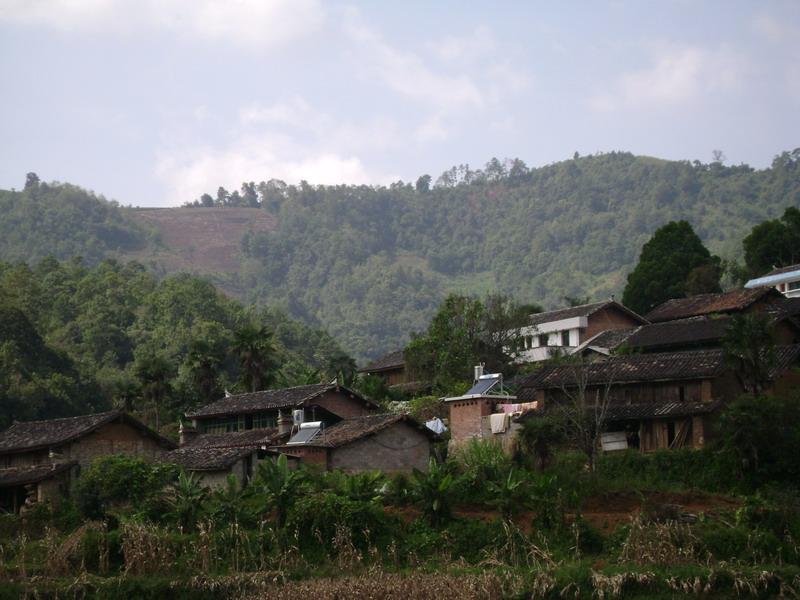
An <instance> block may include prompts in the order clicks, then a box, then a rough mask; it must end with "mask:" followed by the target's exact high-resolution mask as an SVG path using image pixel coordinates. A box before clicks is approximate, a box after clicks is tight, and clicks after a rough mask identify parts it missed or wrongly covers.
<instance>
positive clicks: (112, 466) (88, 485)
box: [75, 455, 179, 519]
mask: <svg viewBox="0 0 800 600" xmlns="http://www.w3.org/2000/svg"><path fill="white" fill-rule="evenodd" d="M178 472H179V471H178V468H177V467H175V466H174V465H164V464H150V463H147V462H145V461H144V460H142V459H140V458H133V457H130V456H124V455H115V456H104V457H102V458H98V459H96V460H95V461H94V462H93V463H92V464H91V466H90V467H89V468H88V469H86V470H85V471H84V473H83V474H82V475H81V477H80V479H79V480H78V483H77V485H76V488H75V500H76V503H77V505H78V509H79V510H80V511H81V513H82V514H83V515H84V516H86V517H88V518H95V519H97V518H102V517H104V516H106V512H107V511H108V510H109V509H111V508H112V507H115V506H122V505H127V504H139V503H141V502H142V501H144V500H146V499H147V498H149V497H151V496H153V495H155V494H157V493H159V492H160V491H161V490H162V489H163V488H164V486H165V485H167V483H169V482H170V481H174V480H175V479H176V478H177V475H178Z"/></svg>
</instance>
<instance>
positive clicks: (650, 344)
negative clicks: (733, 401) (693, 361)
mask: <svg viewBox="0 0 800 600" xmlns="http://www.w3.org/2000/svg"><path fill="white" fill-rule="evenodd" d="M773 322H774V324H775V342H776V343H777V344H779V345H785V344H793V343H796V342H800V325H798V323H797V321H796V320H795V319H794V318H791V317H785V316H783V315H777V316H776V317H775V318H774V319H773ZM730 325H731V317H730V316H728V315H722V316H715V315H711V316H699V317H689V318H686V319H678V320H675V321H663V322H659V323H650V324H648V325H640V326H639V327H635V328H633V329H617V330H613V331H604V332H602V333H598V334H597V335H596V336H594V337H593V338H590V339H588V340H586V341H585V342H584V343H583V344H581V345H580V346H579V347H578V348H577V349H576V353H581V354H583V355H584V356H588V355H589V353H592V352H593V353H597V354H600V355H604V356H609V355H610V354H612V353H613V352H619V351H621V350H623V349H626V350H628V351H635V352H678V351H682V350H700V349H703V348H719V347H721V345H722V340H723V338H724V337H725V334H726V333H727V331H728V328H729V327H730Z"/></svg>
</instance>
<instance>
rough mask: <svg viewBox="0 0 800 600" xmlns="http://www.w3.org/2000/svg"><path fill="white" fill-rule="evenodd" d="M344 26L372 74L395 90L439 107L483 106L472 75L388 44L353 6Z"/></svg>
mask: <svg viewBox="0 0 800 600" xmlns="http://www.w3.org/2000/svg"><path fill="white" fill-rule="evenodd" d="M344 29H345V33H346V34H347V36H348V37H349V38H350V40H351V41H352V42H353V43H355V44H356V46H357V47H358V48H359V49H360V51H361V54H360V58H361V59H363V60H362V65H364V67H365V68H366V69H367V70H368V71H369V74H370V75H372V76H375V77H377V78H378V79H379V80H380V81H382V82H383V83H384V84H385V85H387V86H388V87H389V88H391V89H392V90H394V91H395V92H398V93H400V94H402V95H404V96H406V97H407V98H410V99H412V100H416V101H419V102H422V103H424V104H427V105H431V106H434V107H436V108H439V109H445V108H446V109H449V110H460V109H475V108H482V107H483V105H484V103H485V98H484V95H483V93H482V92H481V90H480V87H479V86H478V84H477V83H476V82H475V81H473V80H472V79H471V78H470V77H468V76H466V75H461V74H447V73H445V72H443V71H435V70H434V69H433V68H431V66H430V65H429V64H428V63H426V62H425V61H424V60H423V59H422V58H421V57H420V56H418V55H416V54H414V53H413V52H406V51H403V50H399V49H397V48H395V47H394V46H392V45H390V44H388V43H387V42H386V41H385V40H384V39H383V37H382V36H381V35H380V34H379V33H378V32H377V31H375V30H373V29H372V28H371V27H369V26H368V25H367V24H366V23H365V22H364V21H363V20H362V19H361V17H360V16H359V14H358V12H357V11H355V10H354V9H351V10H348V11H347V12H346V18H345V25H344Z"/></svg>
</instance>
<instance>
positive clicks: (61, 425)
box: [0, 411, 175, 453]
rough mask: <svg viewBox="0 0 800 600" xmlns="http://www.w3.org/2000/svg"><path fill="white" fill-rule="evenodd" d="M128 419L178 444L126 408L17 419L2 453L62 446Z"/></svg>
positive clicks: (3, 438) (0, 443)
mask: <svg viewBox="0 0 800 600" xmlns="http://www.w3.org/2000/svg"><path fill="white" fill-rule="evenodd" d="M117 420H120V421H124V422H126V423H128V424H129V425H131V426H133V427H135V428H137V429H139V430H140V431H141V432H142V433H144V434H145V435H148V436H150V437H152V438H153V439H155V440H156V441H158V442H159V443H160V444H161V445H162V446H165V447H167V448H174V447H175V444H174V443H172V442H171V441H169V440H168V439H166V438H164V437H162V436H160V435H159V434H157V433H156V432H155V431H153V430H152V429H150V428H149V427H147V426H146V425H145V424H144V423H142V422H141V421H139V420H137V419H135V418H133V417H132V416H130V415H128V414H126V413H124V412H122V411H110V412H104V413H97V414H93V415H82V416H79V417H65V418H62V419H48V420H45V421H25V422H22V423H14V424H13V425H12V426H11V427H9V428H8V429H6V430H5V431H3V432H2V433H0V453H4V452H19V451H25V450H36V449H39V448H48V447H51V446H60V445H62V444H65V443H67V442H71V441H73V440H75V439H78V438H80V437H83V436H84V435H87V434H89V433H91V432H92V431H94V430H96V429H98V428H99V427H102V426H103V425H105V424H106V423H111V422H112V421H117Z"/></svg>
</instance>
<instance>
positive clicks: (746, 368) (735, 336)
mask: <svg viewBox="0 0 800 600" xmlns="http://www.w3.org/2000/svg"><path fill="white" fill-rule="evenodd" d="M722 348H723V351H724V353H725V358H726V360H727V361H728V364H729V365H730V366H731V367H732V369H733V372H734V373H735V374H736V377H737V378H738V379H739V381H740V383H741V384H742V387H743V388H744V390H745V392H747V393H748V394H751V395H753V396H759V395H761V394H763V393H764V392H765V391H766V390H767V388H768V387H769V385H770V383H771V382H772V377H773V375H774V368H775V365H776V363H777V355H776V347H775V325H774V323H773V322H772V320H771V319H770V317H769V316H767V315H764V314H761V313H751V314H743V315H736V316H735V317H733V318H732V319H731V322H730V325H729V326H728V330H727V331H726V332H725V336H724V337H723V338H722Z"/></svg>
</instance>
